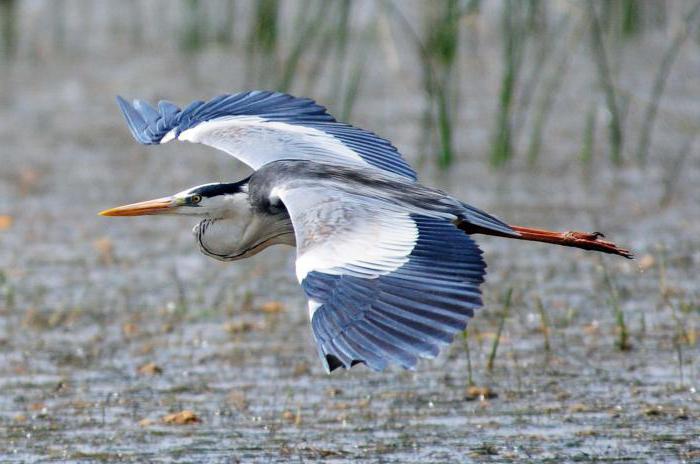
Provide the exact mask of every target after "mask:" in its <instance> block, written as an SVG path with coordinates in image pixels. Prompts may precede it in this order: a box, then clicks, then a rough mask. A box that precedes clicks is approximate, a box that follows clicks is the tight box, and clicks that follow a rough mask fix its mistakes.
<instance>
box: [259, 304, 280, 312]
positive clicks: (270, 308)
mask: <svg viewBox="0 0 700 464" xmlns="http://www.w3.org/2000/svg"><path fill="white" fill-rule="evenodd" d="M260 311H262V312H264V313H267V314H277V313H281V312H282V311H284V305H283V304H282V303H280V302H279V301H268V302H267V303H264V304H263V305H262V306H260Z"/></svg>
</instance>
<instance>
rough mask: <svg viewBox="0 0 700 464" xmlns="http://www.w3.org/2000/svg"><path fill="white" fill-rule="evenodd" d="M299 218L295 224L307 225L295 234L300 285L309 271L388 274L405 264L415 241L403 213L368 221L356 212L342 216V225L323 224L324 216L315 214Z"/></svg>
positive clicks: (368, 275)
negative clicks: (302, 223)
mask: <svg viewBox="0 0 700 464" xmlns="http://www.w3.org/2000/svg"><path fill="white" fill-rule="evenodd" d="M345 213H347V211H346V212H345ZM363 213H364V214H363ZM300 216H302V217H300V218H299V220H297V223H299V222H301V221H303V222H304V223H305V224H308V226H306V227H305V228H304V230H303V231H302V230H296V233H297V261H296V274H297V279H298V280H299V282H300V283H301V281H303V280H304V278H305V277H306V276H307V274H308V273H309V272H311V271H318V272H324V273H326V274H338V275H340V274H345V275H357V276H362V277H365V278H376V277H378V276H380V275H384V274H388V273H390V272H393V271H395V270H396V269H398V268H399V267H401V266H402V265H403V264H404V263H405V262H406V261H408V255H410V254H411V251H413V247H414V246H415V244H416V241H417V240H418V229H417V227H416V224H415V223H414V221H413V219H411V216H410V214H408V213H405V212H395V211H385V212H384V213H383V214H382V216H381V217H380V216H375V217H368V215H367V213H366V212H362V211H357V210H355V211H353V212H352V213H351V214H342V220H344V221H347V222H346V223H345V224H343V223H341V222H324V217H323V214H319V211H314V210H310V211H307V212H305V213H302V214H301V215H300ZM313 222H317V224H315V225H313V224H312V223H313ZM295 229H296V226H295Z"/></svg>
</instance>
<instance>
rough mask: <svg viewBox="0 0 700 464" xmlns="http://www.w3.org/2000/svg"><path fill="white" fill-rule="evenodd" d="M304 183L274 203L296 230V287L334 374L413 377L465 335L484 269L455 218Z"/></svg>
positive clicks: (282, 189)
mask: <svg viewBox="0 0 700 464" xmlns="http://www.w3.org/2000/svg"><path fill="white" fill-rule="evenodd" d="M296 184H297V186H296V187H292V186H291V185H292V184H289V185H281V186H279V187H277V188H275V189H273V192H272V196H274V197H277V198H279V199H280V200H281V201H282V202H283V203H284V205H285V206H286V208H287V210H288V212H289V214H290V217H291V219H292V223H293V225H294V230H295V235H296V243H297V263H296V269H297V278H298V279H299V282H300V284H301V286H302V288H303V289H304V291H305V293H306V295H307V297H308V305H309V314H310V317H311V326H312V329H313V333H314V337H315V339H316V342H317V346H318V351H319V355H320V357H321V359H322V361H323V363H324V366H325V367H326V369H327V370H329V371H331V370H333V369H335V368H337V367H346V368H348V367H350V366H352V365H353V364H356V363H365V364H367V366H369V367H370V368H371V369H374V370H382V369H384V368H385V367H386V366H387V365H388V364H390V363H395V364H398V365H401V366H403V367H405V368H408V369H412V368H413V367H414V366H415V365H416V362H417V359H418V358H419V357H434V356H436V355H437V354H438V352H439V349H440V347H441V346H442V345H445V344H448V343H450V342H451V341H452V339H453V337H454V335H455V334H456V333H458V332H460V331H463V330H464V328H465V327H466V325H467V321H468V319H469V318H470V317H471V316H472V315H473V313H474V309H476V308H478V307H479V306H481V294H480V290H479V285H480V284H481V283H482V282H483V280H484V275H485V269H486V265H485V263H484V261H483V259H482V257H481V250H480V249H479V247H478V246H477V245H476V243H475V242H474V241H473V240H472V239H471V237H469V236H468V235H466V234H464V233H463V232H462V231H461V230H459V229H458V228H457V227H456V226H455V219H456V217H455V216H450V215H449V214H448V213H445V212H444V211H436V212H434V213H433V212H431V211H429V210H422V211H417V210H414V209H413V208H412V207H411V206H410V204H404V205H401V204H396V203H393V202H386V201H383V200H382V199H381V198H377V197H376V196H375V195H371V196H368V195H365V194H363V193H357V194H355V195H352V194H348V192H346V191H342V189H341V188H338V189H336V188H334V187H333V183H332V182H321V183H320V185H319V183H318V182H317V183H314V184H309V185H306V186H305V187H302V186H301V185H299V182H297V183H296Z"/></svg>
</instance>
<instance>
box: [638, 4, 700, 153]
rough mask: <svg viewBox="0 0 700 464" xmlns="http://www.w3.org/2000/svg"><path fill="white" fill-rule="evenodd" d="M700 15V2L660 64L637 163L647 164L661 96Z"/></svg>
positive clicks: (645, 119)
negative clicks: (672, 68) (674, 64)
mask: <svg viewBox="0 0 700 464" xmlns="http://www.w3.org/2000/svg"><path fill="white" fill-rule="evenodd" d="M699 14H700V2H697V3H695V5H694V6H693V7H692V8H691V9H690V11H689V12H688V14H686V15H685V19H684V21H683V26H682V27H681V28H680V29H679V30H678V31H677V32H676V34H675V36H674V37H673V40H672V41H671V43H670V45H669V46H668V48H667V49H666V51H665V52H664V54H663V57H662V58H661V63H660V64H659V69H658V71H657V72H656V76H655V77H654V83H653V85H652V87H651V94H650V96H649V104H648V105H647V107H646V111H645V112H644V118H643V122H642V128H641V130H640V132H639V143H638V144H637V161H639V162H640V163H641V164H643V165H644V164H646V161H647V158H648V156H649V147H650V145H651V134H652V131H653V130H654V122H655V120H656V114H657V112H658V109H659V102H660V101H661V96H662V95H663V92H664V89H665V87H666V81H667V80H668V76H669V75H670V74H671V67H672V66H673V63H674V62H675V60H676V57H677V56H678V54H679V52H680V50H681V48H682V47H683V44H685V43H686V41H687V40H688V38H689V37H690V34H691V32H692V31H693V29H694V28H695V27H696V26H697V22H696V20H697V18H698V15H699Z"/></svg>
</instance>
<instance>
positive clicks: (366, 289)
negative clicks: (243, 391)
mask: <svg viewBox="0 0 700 464" xmlns="http://www.w3.org/2000/svg"><path fill="white" fill-rule="evenodd" d="M119 102H120V105H121V107H122V111H123V112H124V114H125V116H126V117H127V121H128V122H129V126H130V128H131V130H132V133H133V134H134V136H135V137H136V138H137V140H139V141H140V142H142V143H148V144H155V143H164V142H167V141H170V140H174V139H179V140H186V141H193V142H202V143H205V144H208V145H211V146H214V147H217V148H220V149H222V150H224V151H227V152H228V153H231V154H233V155H234V156H236V157H237V158H239V159H241V160H243V161H245V162H246V163H247V164H249V165H250V166H252V167H253V168H254V169H256V171H255V172H254V173H253V174H252V175H251V176H250V177H248V178H247V179H244V180H242V181H239V182H235V183H225V184H223V183H222V184H206V185H203V186H198V187H194V188H191V189H188V190H185V191H183V192H180V193H178V194H176V195H173V196H172V197H166V198H161V199H158V200H152V201H148V202H142V203H137V204H134V205H127V206H124V207H119V208H115V209H112V210H109V211H106V212H104V214H105V215H112V216H118V215H122V216H126V215H140V214H159V213H174V214H187V215H195V216H199V217H202V218H203V219H202V220H201V222H200V223H199V224H198V225H196V226H195V227H194V229H193V232H194V235H195V237H196V240H197V242H198V244H199V247H200V249H201V251H202V252H203V253H204V254H206V255H208V256H210V257H213V258H216V259H219V260H224V261H233V260H237V259H242V258H246V257H250V256H253V255H255V254H257V253H258V252H260V251H262V250H264V249H265V248H267V247H268V246H270V245H274V244H285V245H291V246H296V249H297V260H296V275H297V279H298V280H299V283H300V284H301V286H302V288H303V290H304V292H305V293H306V295H307V298H308V311H309V316H310V319H311V325H312V329H313V332H314V336H315V339H316V342H317V344H318V349H319V354H320V356H321V359H322V361H323V363H324V365H325V367H326V369H327V370H329V371H330V370H333V369H335V368H337V367H346V368H347V367H350V366H352V365H354V364H356V363H358V362H360V363H365V364H367V365H368V366H369V367H370V368H372V369H375V370H381V369H383V368H384V367H386V366H387V364H389V363H396V364H399V365H401V366H403V367H405V368H413V367H414V366H415V364H416V362H417V358H419V357H434V356H436V355H437V353H438V351H439V347H440V346H442V345H444V344H447V343H449V342H450V341H451V340H452V338H453V336H454V335H455V334H456V333H457V332H459V331H462V330H464V328H465V327H466V324H467V320H468V319H469V318H470V317H471V316H472V315H473V312H474V310H475V309H476V308H478V307H479V306H481V294H480V290H479V285H480V284H481V283H482V282H483V280H484V276H485V268H486V265H485V263H484V261H483V258H482V256H481V255H482V252H481V250H480V249H479V248H478V246H477V245H476V243H475V242H474V240H473V239H472V238H471V235H473V234H487V235H495V236H500V237H509V238H515V239H522V240H533V241H541V242H548V243H556V244H560V245H565V246H574V247H579V248H584V249H592V250H597V251H603V252H606V253H613V254H618V255H622V256H626V257H629V256H630V255H629V253H628V252H627V251H626V250H623V249H620V248H617V247H616V246H615V245H614V244H612V243H611V242H606V241H603V240H600V238H599V235H598V234H584V233H580V232H568V233H558V232H551V231H545V230H539V229H529V228H523V227H516V226H509V225H508V224H506V223H505V222H503V221H501V220H499V219H497V218H495V217H493V216H491V215H489V214H487V213H485V212H483V211H481V210H479V209H477V208H474V207H472V206H470V205H468V204H466V203H463V202H462V201H460V200H458V199H455V198H453V197H451V196H450V195H448V194H446V193H444V192H442V191H439V190H436V189H433V188H429V187H426V186H423V185H422V184H420V183H419V182H417V181H416V176H415V173H414V172H413V170H412V169H411V168H410V167H409V166H408V165H407V164H406V163H405V161H404V160H403V159H402V158H401V156H400V154H399V153H398V151H397V150H396V149H395V148H394V147H393V146H392V145H391V144H390V143H389V142H387V141H386V140H383V139H381V138H379V137H377V136H376V135H374V134H372V133H369V132H366V131H364V130H361V129H356V128H354V127H352V126H348V125H346V124H342V123H338V122H336V121H335V120H334V119H332V117H331V116H330V115H328V113H327V112H326V111H325V109H324V108H322V107H320V106H318V105H316V104H315V103H314V102H312V101H311V100H307V99H297V98H294V97H291V96H288V95H284V94H278V93H271V92H249V93H244V94H236V95H230V96H222V97H217V99H214V100H211V101H209V102H206V103H204V102H195V103H193V104H192V105H190V106H189V107H188V108H186V109H185V110H179V108H177V107H175V106H174V105H172V104H170V103H163V102H162V103H161V104H159V110H158V111H156V110H155V109H153V108H151V107H150V106H148V105H146V104H144V103H142V102H139V101H136V102H135V103H134V105H133V106H132V105H129V104H128V103H127V102H125V101H124V100H121V99H120V100H119Z"/></svg>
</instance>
